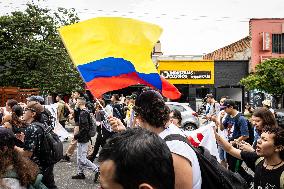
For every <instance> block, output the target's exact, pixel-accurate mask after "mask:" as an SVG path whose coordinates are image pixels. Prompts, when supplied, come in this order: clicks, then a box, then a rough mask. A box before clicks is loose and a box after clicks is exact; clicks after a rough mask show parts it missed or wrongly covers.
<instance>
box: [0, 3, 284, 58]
mask: <svg viewBox="0 0 284 189" xmlns="http://www.w3.org/2000/svg"><path fill="white" fill-rule="evenodd" d="M27 2H30V1H28V0H0V14H1V15H3V14H6V13H9V12H11V11H12V10H24V8H25V4H26V3H27ZM36 2H38V1H36ZM38 4H39V5H40V6H42V7H47V8H50V9H56V8H57V7H64V8H75V10H76V12H77V13H78V16H79V18H80V19H81V20H87V19H90V18H94V17H101V16H108V17H109V16H115V17H117V16H119V17H128V18H135V19H139V20H142V21H146V22H151V23H154V24H157V25H159V26H161V27H162V28H163V33H162V35H161V37H160V41H161V44H162V52H163V53H164V55H203V54H207V53H210V52H212V51H214V50H217V49H219V48H222V47H224V46H226V45H229V44H231V43H233V42H235V41H238V40H240V39H242V38H244V37H246V36H248V35H249V19H250V18H284V11H283V10H284V0H270V1H267V0H171V1H170V0H41V1H39V2H38Z"/></svg>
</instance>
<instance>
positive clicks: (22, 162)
mask: <svg viewBox="0 0 284 189" xmlns="http://www.w3.org/2000/svg"><path fill="white" fill-rule="evenodd" d="M206 100H207V108H206V116H205V118H206V120H207V122H206V125H204V126H203V127H208V128H211V127H212V128H213V129H214V132H215V138H216V141H217V143H218V150H219V157H217V159H220V164H221V165H222V166H223V167H224V168H225V169H228V170H230V171H232V172H237V173H239V174H240V175H241V176H242V177H243V178H244V180H245V181H246V183H247V184H246V185H244V186H242V187H241V188H249V187H251V186H252V187H254V188H284V174H282V173H283V170H284V161H283V152H284V151H283V149H284V131H283V129H282V128H281V127H279V126H278V125H277V121H276V119H275V116H274V112H273V110H272V109H271V107H270V106H268V103H267V102H264V103H263V104H264V107H262V108H257V109H254V110H253V109H252V108H251V107H249V106H246V109H245V111H244V113H241V112H239V111H238V107H237V104H236V102H235V101H234V100H233V99H230V98H229V97H226V96H224V97H221V98H220V101H219V102H218V101H216V100H215V99H214V96H213V95H212V94H208V95H207V96H206ZM56 101H57V109H56V114H55V115H56V117H53V116H52V114H51V113H50V112H49V111H48V109H47V108H46V107H45V106H44V99H43V98H42V97H40V96H31V97H29V98H28V99H27V104H24V103H21V102H17V101H16V100H13V99H9V100H8V101H7V103H6V107H5V111H4V109H1V112H0V117H1V127H0V159H1V161H0V165H1V169H0V188H11V189H13V188H19V189H22V188H23V189H24V188H29V187H30V186H33V187H34V188H45V187H46V188H51V189H54V188H57V186H56V183H55V181H54V174H53V169H54V165H55V163H57V161H52V162H51V161H50V160H47V158H46V157H45V156H44V155H43V149H44V148H45V145H46V144H45V143H44V142H43V141H45V140H44V138H45V137H47V132H52V131H49V130H48V128H52V129H53V128H54V127H56V125H57V124H59V125H61V126H62V127H63V128H66V124H71V125H72V127H73V128H74V130H73V136H72V138H71V139H70V140H68V138H65V141H69V144H68V147H67V148H66V151H64V152H63V149H61V154H62V159H63V161H70V160H71V156H72V155H73V154H74V152H75V150H77V173H76V174H75V175H73V176H71V179H85V174H84V171H85V169H88V170H90V171H91V172H93V180H94V183H98V182H100V185H101V188H104V189H122V188H124V189H134V188H140V189H173V188H175V189H190V188H193V189H200V188H210V186H205V184H204V183H206V182H205V181H206V179H208V178H206V177H204V176H203V175H204V174H203V173H202V171H203V169H202V167H203V166H202V164H201V163H202V162H200V160H199V157H198V156H199V154H198V153H196V150H195V147H193V146H191V145H190V144H188V143H187V142H183V141H182V140H169V138H171V136H173V135H178V136H181V137H182V138H185V139H186V138H187V136H186V134H185V132H184V131H183V130H182V129H181V127H180V125H181V121H182V116H181V112H179V111H178V110H170V109H169V107H168V106H167V105H166V104H165V99H164V98H163V97H162V96H161V94H160V93H159V92H158V91H155V90H150V89H145V90H144V91H142V92H141V93H140V94H137V93H133V94H132V95H130V96H126V97H123V96H119V95H118V94H113V95H112V96H104V97H103V98H101V99H95V100H93V101H92V100H90V98H89V97H88V96H87V95H86V94H85V95H84V94H82V93H81V92H80V91H74V92H72V95H71V98H70V99H69V101H68V102H65V101H64V97H63V96H62V95H60V94H59V95H57V96H56ZM93 117H94V118H95V122H96V123H95V124H96V127H97V129H96V132H97V134H96V137H95V143H94V145H93V151H91V152H89V146H90V145H89V144H90V141H91V140H92V138H91V136H90V130H91V126H92V125H93V120H92V118H93ZM57 122H58V123H57ZM43 125H44V127H45V128H44V129H43ZM53 134H54V133H53ZM92 144H93V143H92ZM57 149H59V148H57ZM97 157H98V159H97V160H98V163H96V161H95V159H96V158H97ZM243 162H245V164H246V166H247V167H249V168H250V169H251V170H252V171H253V172H254V174H251V173H248V172H247V170H246V168H244V163H243ZM215 187H218V186H215ZM220 187H221V186H220Z"/></svg>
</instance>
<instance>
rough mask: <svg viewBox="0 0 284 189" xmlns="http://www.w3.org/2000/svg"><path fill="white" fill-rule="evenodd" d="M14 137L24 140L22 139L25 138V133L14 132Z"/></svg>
mask: <svg viewBox="0 0 284 189" xmlns="http://www.w3.org/2000/svg"><path fill="white" fill-rule="evenodd" d="M16 138H17V139H18V140H20V141H22V142H24V140H25V134H24V133H23V132H21V133H17V134H16Z"/></svg>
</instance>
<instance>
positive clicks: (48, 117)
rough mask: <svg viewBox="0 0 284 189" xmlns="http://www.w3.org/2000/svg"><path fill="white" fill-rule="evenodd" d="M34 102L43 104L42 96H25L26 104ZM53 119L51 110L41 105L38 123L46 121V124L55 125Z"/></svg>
mask: <svg viewBox="0 0 284 189" xmlns="http://www.w3.org/2000/svg"><path fill="white" fill-rule="evenodd" d="M35 102H37V103H40V104H41V105H44V98H43V97H42V96H30V97H28V98H27V104H29V103H35ZM54 119H55V118H54V117H53V116H52V114H51V112H50V111H49V110H48V109H47V108H45V107H44V106H43V111H42V114H41V120H40V123H46V124H47V125H48V126H52V127H55V123H54Z"/></svg>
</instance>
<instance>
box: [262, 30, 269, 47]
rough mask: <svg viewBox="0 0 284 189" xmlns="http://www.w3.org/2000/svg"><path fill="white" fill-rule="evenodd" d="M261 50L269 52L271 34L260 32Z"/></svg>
mask: <svg viewBox="0 0 284 189" xmlns="http://www.w3.org/2000/svg"><path fill="white" fill-rule="evenodd" d="M262 50H263V51H270V50H271V34H270V33H269V32H262Z"/></svg>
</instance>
